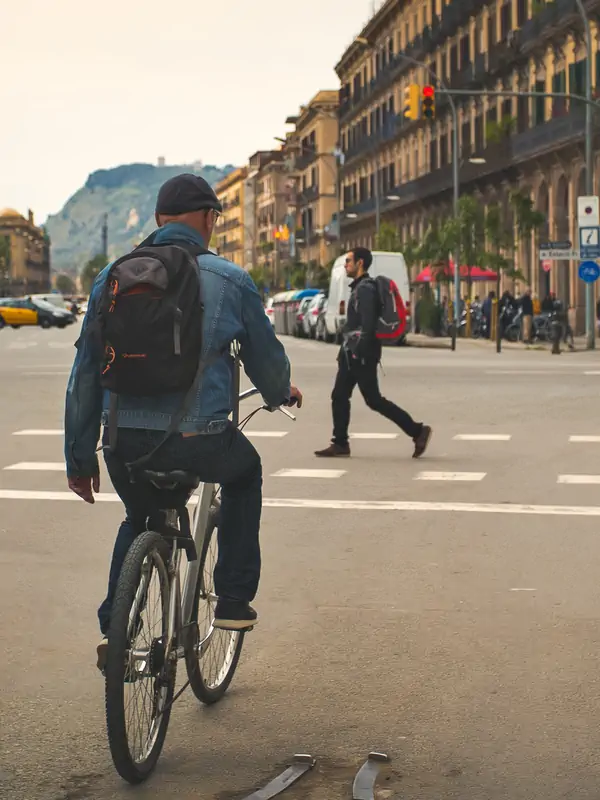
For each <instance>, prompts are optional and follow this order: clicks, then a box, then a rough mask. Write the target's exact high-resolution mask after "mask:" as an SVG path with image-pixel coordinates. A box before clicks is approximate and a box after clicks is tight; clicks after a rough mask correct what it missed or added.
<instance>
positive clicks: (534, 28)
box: [518, 0, 574, 53]
mask: <svg viewBox="0 0 600 800" xmlns="http://www.w3.org/2000/svg"><path fill="white" fill-rule="evenodd" d="M567 1H568V2H569V3H570V0H561V6H564V5H565V4H566V3H567ZM573 2H574V0H573ZM561 13H564V12H561ZM562 22H563V20H561V17H560V15H559V11H558V4H557V3H555V2H550V3H546V5H544V7H543V8H542V9H541V10H540V11H538V12H537V13H535V14H534V15H533V17H531V19H528V20H527V22H526V23H525V24H524V25H523V26H522V27H521V30H520V31H519V33H518V40H519V44H520V49H521V51H522V52H523V53H529V52H531V51H532V50H533V49H535V47H537V46H540V45H541V44H542V43H543V42H544V40H545V39H548V38H550V37H551V36H552V35H553V34H554V32H555V31H556V28H557V25H560V24H562Z"/></svg>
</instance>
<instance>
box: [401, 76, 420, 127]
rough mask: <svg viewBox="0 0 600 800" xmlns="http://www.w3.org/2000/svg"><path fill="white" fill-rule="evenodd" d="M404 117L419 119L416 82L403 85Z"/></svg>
mask: <svg viewBox="0 0 600 800" xmlns="http://www.w3.org/2000/svg"><path fill="white" fill-rule="evenodd" d="M403 115H404V119H406V120H414V119H419V87H418V86H417V84H416V83H409V84H408V86H405V87H404V111H403Z"/></svg>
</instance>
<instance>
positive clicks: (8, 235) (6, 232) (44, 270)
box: [0, 208, 50, 296]
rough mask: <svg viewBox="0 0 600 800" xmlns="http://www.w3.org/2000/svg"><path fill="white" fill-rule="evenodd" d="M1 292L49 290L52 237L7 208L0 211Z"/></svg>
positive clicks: (29, 216) (28, 218) (28, 217)
mask: <svg viewBox="0 0 600 800" xmlns="http://www.w3.org/2000/svg"><path fill="white" fill-rule="evenodd" d="M0 239H2V247H1V248H0V292H1V293H2V294H5V295H8V296H16V295H21V294H26V293H27V292H48V291H49V290H50V239H49V237H48V235H47V233H46V230H45V229H44V228H40V227H38V226H37V225H36V224H35V221H34V218H33V212H32V211H29V212H28V215H27V218H25V217H24V216H22V215H21V214H19V212H18V211H15V209H14V208H5V209H4V210H3V211H0Z"/></svg>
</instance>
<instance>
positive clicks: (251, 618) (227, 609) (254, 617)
mask: <svg viewBox="0 0 600 800" xmlns="http://www.w3.org/2000/svg"><path fill="white" fill-rule="evenodd" d="M257 621H258V614H257V613H256V611H255V610H254V609H253V608H252V606H251V605H250V603H247V602H246V601H245V600H229V599H227V598H226V597H220V598H219V599H218V600H217V607H216V608H215V619H214V622H213V627H215V628H220V629H221V630H224V631H243V630H249V629H250V628H253V627H254V626H255V625H256V623H257Z"/></svg>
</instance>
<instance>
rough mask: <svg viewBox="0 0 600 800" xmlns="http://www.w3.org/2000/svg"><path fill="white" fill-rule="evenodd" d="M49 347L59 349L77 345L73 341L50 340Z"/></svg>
mask: <svg viewBox="0 0 600 800" xmlns="http://www.w3.org/2000/svg"><path fill="white" fill-rule="evenodd" d="M48 347H53V348H55V349H57V350H58V349H59V348H67V347H75V345H74V344H73V343H72V342H48Z"/></svg>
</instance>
